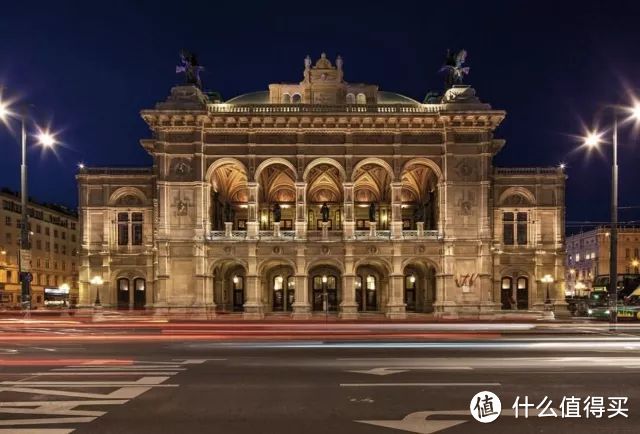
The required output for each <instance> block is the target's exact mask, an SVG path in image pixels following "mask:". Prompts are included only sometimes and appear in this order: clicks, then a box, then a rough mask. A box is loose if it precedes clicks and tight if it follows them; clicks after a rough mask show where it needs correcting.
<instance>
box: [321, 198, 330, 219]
mask: <svg viewBox="0 0 640 434" xmlns="http://www.w3.org/2000/svg"><path fill="white" fill-rule="evenodd" d="M320 214H321V215H322V222H323V223H326V222H328V221H329V206H328V205H327V202H325V203H323V204H322V208H320Z"/></svg>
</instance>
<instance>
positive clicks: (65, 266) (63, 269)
mask: <svg viewBox="0 0 640 434" xmlns="http://www.w3.org/2000/svg"><path fill="white" fill-rule="evenodd" d="M61 265H62V271H66V269H67V265H66V263H65V262H64V261H62V263H61Z"/></svg>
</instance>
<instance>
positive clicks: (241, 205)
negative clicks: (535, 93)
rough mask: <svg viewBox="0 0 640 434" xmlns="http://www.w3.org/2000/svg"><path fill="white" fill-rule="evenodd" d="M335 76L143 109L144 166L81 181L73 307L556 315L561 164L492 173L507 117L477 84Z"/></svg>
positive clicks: (325, 69) (188, 91)
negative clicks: (435, 85)
mask: <svg viewBox="0 0 640 434" xmlns="http://www.w3.org/2000/svg"><path fill="white" fill-rule="evenodd" d="M300 66H301V67H302V66H303V65H300ZM292 67H294V68H295V67H296V65H292ZM301 69H302V68H301ZM343 74H344V71H343V62H342V59H340V58H338V59H337V60H335V61H334V62H331V61H330V60H329V59H328V58H327V57H326V56H325V55H324V54H323V55H322V56H321V57H320V58H319V59H318V60H317V61H316V62H314V63H313V62H311V61H310V60H307V61H305V63H304V71H303V74H302V79H301V81H300V82H297V83H277V84H269V85H268V87H267V86H266V85H265V88H266V89H267V90H264V91H261V92H253V93H248V94H245V95H240V96H237V97H235V98H231V99H228V100H225V101H222V100H221V99H220V97H219V95H218V94H214V93H206V92H203V91H202V90H201V89H200V88H199V87H198V86H196V85H181V86H176V87H174V88H172V89H171V93H170V95H169V96H168V97H167V98H166V100H164V101H162V102H159V103H157V104H156V105H155V107H154V108H152V109H146V110H142V112H141V116H142V118H143V119H144V121H145V122H146V123H147V124H148V126H149V129H150V134H149V136H148V137H147V138H143V139H142V140H141V141H140V143H141V146H142V147H143V148H144V150H146V151H147V152H148V153H149V155H150V156H151V157H152V160H153V164H152V165H151V166H150V167H142V168H141V167H131V168H126V167H85V168H82V169H80V171H79V173H78V175H77V179H78V188H79V204H80V208H79V216H80V222H81V230H82V236H81V249H80V255H81V261H80V262H81V263H80V269H79V272H80V276H79V284H80V299H79V302H80V303H79V304H80V305H83V306H92V305H94V304H96V302H98V304H100V305H101V306H105V307H112V308H126V309H130V308H140V309H142V308H145V309H150V310H154V311H158V312H172V311H177V312H189V311H193V312H194V314H196V313H198V314H200V313H205V314H207V315H211V316H212V315H215V314H222V313H227V312H229V313H230V312H239V313H242V314H243V315H244V317H246V318H262V317H264V316H265V315H271V314H274V313H280V314H281V315H292V316H293V317H295V318H308V317H311V316H312V315H314V313H315V312H319V313H326V312H328V313H329V314H330V315H331V314H335V315H337V316H338V317H339V318H344V319H355V318H358V317H366V315H367V313H379V314H384V315H386V316H387V317H389V318H393V319H402V318H405V317H407V316H411V315H413V313H414V312H415V313H433V315H436V316H445V317H456V316H471V317H478V318H481V317H487V316H495V315H501V314H505V312H506V311H510V312H513V311H526V312H534V313H535V312H544V311H550V310H551V311H556V313H558V312H560V311H561V310H562V309H564V310H566V304H565V302H564V277H563V276H564V275H565V273H564V251H565V245H564V241H565V235H564V213H565V207H564V204H565V198H564V195H565V177H566V176H565V173H564V171H563V170H562V169H560V168H556V167H551V168H535V167H524V166H526V161H524V160H523V167H519V168H503V167H496V166H494V164H493V159H494V157H495V156H496V154H497V153H499V152H500V150H501V149H502V147H503V146H505V141H504V140H502V139H500V138H499V137H498V136H496V129H497V128H498V126H499V125H500V123H501V122H503V120H504V118H505V115H506V113H505V112H504V111H502V110H496V109H493V108H492V107H491V106H490V105H489V104H487V103H485V102H482V101H481V100H480V98H479V96H477V95H476V91H475V90H474V89H473V88H472V87H470V86H466V85H456V86H453V87H451V88H449V89H448V90H446V92H444V94H443V95H441V96H439V97H437V98H430V99H427V100H426V101H425V103H422V102H418V101H416V100H414V99H412V98H409V97H407V96H404V95H400V94H397V93H393V92H390V91H386V90H381V89H379V88H378V86H377V85H374V84H363V83H351V82H348V81H345V79H344V75H343ZM522 134H526V132H525V131H523V132H522ZM510 146H515V147H517V146H518V143H511V144H510ZM522 156H523V158H525V156H526V153H525V152H522ZM544 276H546V278H545V279H543V277H544ZM549 276H550V277H551V279H552V280H553V281H549Z"/></svg>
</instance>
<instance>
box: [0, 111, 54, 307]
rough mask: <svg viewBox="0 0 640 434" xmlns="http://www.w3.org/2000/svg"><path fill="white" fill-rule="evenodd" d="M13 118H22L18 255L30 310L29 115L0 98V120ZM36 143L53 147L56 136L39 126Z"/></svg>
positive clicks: (25, 303)
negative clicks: (13, 109) (11, 106)
mask: <svg viewBox="0 0 640 434" xmlns="http://www.w3.org/2000/svg"><path fill="white" fill-rule="evenodd" d="M11 118H17V119H19V120H20V137H21V140H20V142H21V145H22V164H21V165H20V195H21V201H20V204H21V206H22V216H21V225H20V254H19V255H18V264H19V265H18V268H19V270H20V282H21V297H20V299H21V301H22V306H23V308H24V309H25V310H26V311H27V312H28V311H29V310H31V273H30V271H31V246H30V243H29V213H28V209H27V208H28V198H29V194H28V191H27V188H28V185H27V126H26V123H27V120H28V119H27V115H26V110H25V109H23V110H21V113H17V112H15V111H12V110H11V109H10V108H9V105H8V103H6V102H3V101H1V100H0V120H2V121H3V122H4V123H7V122H9V120H10V119H11ZM37 130H38V134H36V136H35V137H36V143H38V144H40V145H42V146H44V147H47V148H52V147H53V146H54V145H55V144H56V139H55V136H54V135H53V134H52V133H50V132H49V131H48V130H46V129H40V128H37Z"/></svg>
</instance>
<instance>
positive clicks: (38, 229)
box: [36, 225, 42, 234]
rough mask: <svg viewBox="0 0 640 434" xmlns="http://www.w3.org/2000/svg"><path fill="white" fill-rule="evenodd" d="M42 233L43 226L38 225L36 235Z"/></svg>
mask: <svg viewBox="0 0 640 434" xmlns="http://www.w3.org/2000/svg"><path fill="white" fill-rule="evenodd" d="M40 233H42V226H40V225H36V234H40Z"/></svg>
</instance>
